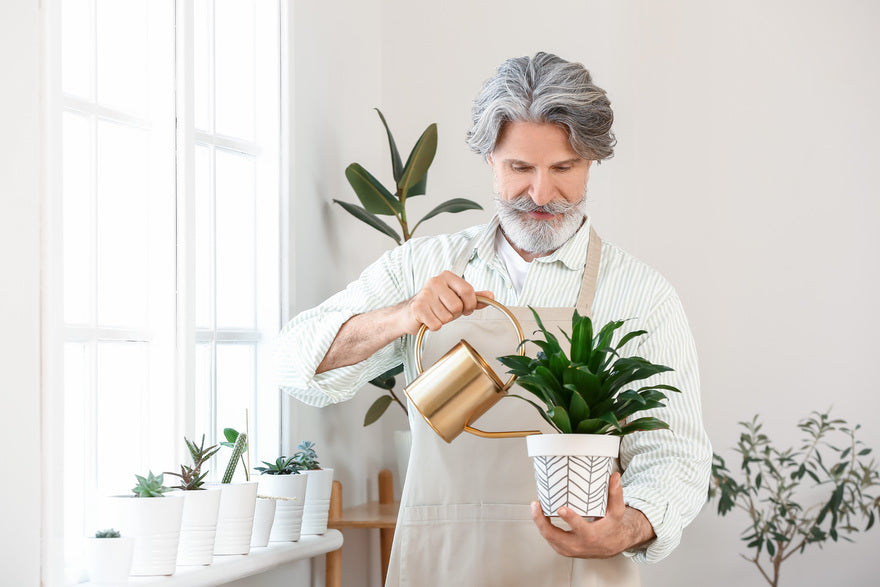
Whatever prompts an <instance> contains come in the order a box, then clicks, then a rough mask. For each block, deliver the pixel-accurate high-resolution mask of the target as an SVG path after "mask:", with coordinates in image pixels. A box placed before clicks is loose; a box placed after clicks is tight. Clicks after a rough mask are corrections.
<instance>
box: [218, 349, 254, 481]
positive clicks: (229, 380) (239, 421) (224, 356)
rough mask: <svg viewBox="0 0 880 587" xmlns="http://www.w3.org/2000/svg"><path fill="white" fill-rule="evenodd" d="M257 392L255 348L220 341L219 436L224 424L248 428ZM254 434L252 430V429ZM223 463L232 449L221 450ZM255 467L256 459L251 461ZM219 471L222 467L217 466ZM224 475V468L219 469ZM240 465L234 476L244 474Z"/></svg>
mask: <svg viewBox="0 0 880 587" xmlns="http://www.w3.org/2000/svg"><path fill="white" fill-rule="evenodd" d="M253 393H254V348H253V347H252V346H250V345H243V344H217V408H216V409H217V438H218V439H222V438H223V429H224V428H235V429H236V430H238V431H239V432H244V431H245V429H246V428H247V425H246V421H245V410H246V409H249V408H250V407H251V406H250V401H251V398H252V397H253ZM250 432H251V433H252V434H253V431H250ZM220 452H221V453H222V456H221V457H220V465H221V466H222V467H225V466H226V464H227V463H228V462H229V454H230V450H229V449H228V448H224V449H222V450H221V451H220ZM250 465H251V468H253V466H254V463H253V462H251V463H250ZM218 471H219V468H218ZM219 472H220V475H221V476H222V474H223V473H222V471H219ZM243 477H244V473H243V471H242V470H241V467H240V466H239V467H238V468H236V471H235V478H236V479H238V478H243Z"/></svg>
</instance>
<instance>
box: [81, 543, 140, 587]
mask: <svg viewBox="0 0 880 587" xmlns="http://www.w3.org/2000/svg"><path fill="white" fill-rule="evenodd" d="M133 553H134V539H133V538H131V537H129V536H121V537H120V538H86V541H85V544H84V555H85V560H86V570H87V571H88V573H89V583H91V584H92V585H125V583H127V582H128V575H129V573H130V572H131V557H132V554H133Z"/></svg>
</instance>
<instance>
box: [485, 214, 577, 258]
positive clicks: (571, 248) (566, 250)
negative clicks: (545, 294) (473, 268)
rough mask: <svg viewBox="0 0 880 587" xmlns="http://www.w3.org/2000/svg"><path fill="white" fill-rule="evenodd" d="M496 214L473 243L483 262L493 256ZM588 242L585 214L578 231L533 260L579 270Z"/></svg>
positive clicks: (496, 224)
mask: <svg viewBox="0 0 880 587" xmlns="http://www.w3.org/2000/svg"><path fill="white" fill-rule="evenodd" d="M498 226H499V224H498V215H497V214H496V215H495V216H493V217H492V220H490V221H489V224H487V225H486V227H485V229H484V230H483V232H482V234H480V237H479V238H478V239H477V240H476V242H475V244H474V250H473V252H472V253H471V258H473V256H474V253H476V255H478V256H479V257H480V259H482V260H483V262H484V263H487V264H488V263H491V262H492V260H493V259H494V258H495V232H496V231H497V230H498ZM589 242H590V217H589V216H587V217H586V219H585V220H584V223H583V224H582V225H581V227H580V228H579V229H578V231H577V232H576V233H575V234H574V236H572V237H571V238H570V239H568V240H567V241H565V243H564V244H563V245H562V246H561V247H559V248H558V249H556V250H555V251H553V252H552V253H551V254H549V255H547V256H544V257H538V258H537V259H535V261H537V262H539V263H555V262H556V261H560V262H562V263H563V264H564V265H565V266H566V267H568V268H569V269H572V270H580V269H583V268H584V263H585V262H586V258H587V245H588V244H589Z"/></svg>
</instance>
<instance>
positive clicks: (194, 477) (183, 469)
mask: <svg viewBox="0 0 880 587" xmlns="http://www.w3.org/2000/svg"><path fill="white" fill-rule="evenodd" d="M183 440H184V442H186V448H187V449H189V454H190V456H191V457H192V460H193V466H192V467H188V466H186V465H180V473H172V472H170V471H165V474H166V475H174V476H175V477H180V480H181V481H180V484H179V485H175V489H183V490H184V491H193V490H197V489H202V485H204V484H205V481H204V479H205V476H206V475H207V474H208V471H205V472H204V473H203V472H202V465H204V464H205V463H206V462H207V461H208V459H210V458H211V457H212V456H214V454H216V453H217V451H218V450H220V447H219V446H217V445H216V444H214V445H211V446H209V447H207V448H205V435H204V434H202V442H201V444H200V445H198V446H197V445H196V443H194V442H193V441H191V440H190V439H188V438H186V437H185V436H184V438H183Z"/></svg>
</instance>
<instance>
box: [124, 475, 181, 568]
mask: <svg viewBox="0 0 880 587" xmlns="http://www.w3.org/2000/svg"><path fill="white" fill-rule="evenodd" d="M108 505H109V506H110V507H111V508H112V509H113V510H114V512H113V517H114V518H115V519H118V520H119V523H118V524H117V523H116V522H113V525H114V526H117V527H118V528H119V530H120V532H121V533H122V534H124V535H125V536H129V537H131V539H132V542H133V547H132V556H131V571H130V574H131V575H133V576H143V575H173V574H174V570H175V567H176V566H177V547H178V544H179V542H180V521H181V518H182V516H183V498H182V497H181V496H179V495H174V492H172V493H169V494H166V495H164V496H162V497H135V496H133V495H120V496H114V497H111V498H109V502H108Z"/></svg>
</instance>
